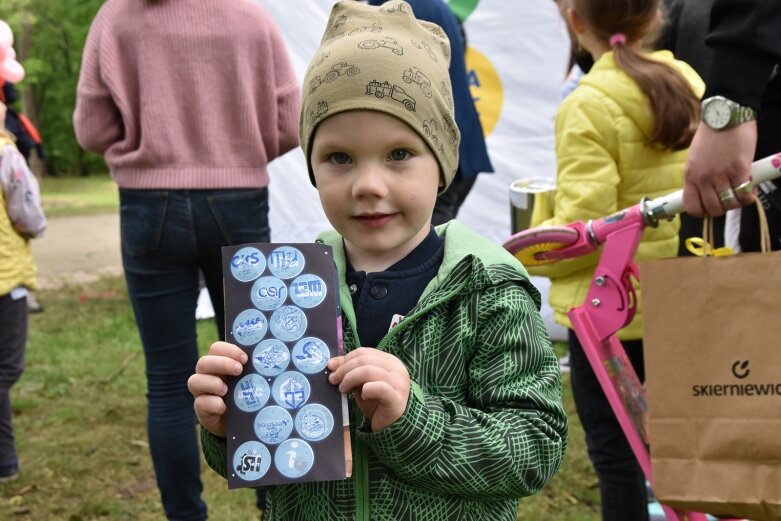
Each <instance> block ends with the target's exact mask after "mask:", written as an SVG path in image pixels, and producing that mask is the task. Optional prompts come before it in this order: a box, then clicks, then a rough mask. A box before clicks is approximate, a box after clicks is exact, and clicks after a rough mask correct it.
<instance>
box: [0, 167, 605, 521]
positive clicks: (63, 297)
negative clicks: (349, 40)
mask: <svg viewBox="0 0 781 521" xmlns="http://www.w3.org/2000/svg"><path fill="white" fill-rule="evenodd" d="M41 184H42V197H43V203H44V207H45V208H46V212H47V215H48V217H50V218H56V217H57V216H62V215H75V214H94V213H100V212H107V211H108V212H115V211H117V206H118V198H117V189H116V185H115V184H114V182H113V181H112V180H111V178H109V177H108V176H91V177H86V178H82V177H67V178H46V179H44V180H43V182H42V183H41ZM39 299H40V300H41V302H42V303H43V304H44V306H45V312H44V313H42V314H37V315H31V317H30V336H29V342H28V345H27V369H26V371H25V373H24V375H23V376H22V379H21V380H20V381H19V383H18V384H17V385H16V386H15V387H14V388H13V390H12V399H13V407H14V422H15V430H16V434H17V439H18V440H17V441H18V446H19V450H20V456H21V460H22V474H21V477H20V478H19V479H18V480H16V481H12V482H8V483H3V484H0V519H2V520H11V519H18V520H30V521H50V520H51V521H90V520H112V521H113V520H128V521H129V520H133V521H152V520H160V519H163V518H164V516H163V512H162V507H161V504H160V499H159V494H158V491H157V487H156V485H155V480H154V473H153V471H152V465H151V460H150V456H149V447H148V444H147V438H146V399H145V377H144V360H143V355H142V354H141V347H140V343H139V340H138V333H137V331H136V327H135V323H134V321H133V314H132V311H131V309H130V304H129V302H128V299H127V291H126V289H125V285H124V281H123V280H122V279H121V278H106V279H103V280H101V281H99V282H96V283H94V284H91V285H88V286H79V287H75V286H74V287H70V288H65V289H61V290H57V291H48V292H42V293H40V294H39ZM198 336H199V344H200V350H201V352H205V351H206V349H207V348H208V345H209V344H210V343H211V342H213V341H214V340H215V339H216V336H217V335H216V331H215V326H214V322H213V321H211V320H207V321H199V322H198ZM557 350H558V352H559V354H563V348H562V346H560V345H559V346H557ZM564 383H565V386H564V391H565V404H566V407H567V411H568V413H569V417H570V444H569V448H568V450H567V454H566V457H565V459H564V462H563V465H562V469H561V471H560V472H559V473H558V474H557V476H556V477H555V478H554V479H553V481H552V483H551V484H550V485H549V486H548V487H547V488H546V489H545V490H543V491H542V492H541V493H539V494H537V495H536V496H534V497H531V498H527V499H524V500H523V501H522V502H521V506H520V509H519V511H518V519H519V520H532V521H538V520H545V521H548V520H555V521H597V520H598V519H599V515H598V510H599V509H598V503H599V493H598V488H597V482H596V477H595V476H594V473H593V470H592V469H591V466H590V464H589V462H588V458H587V456H586V452H585V448H584V444H583V433H582V430H581V428H580V425H579V424H578V422H577V416H576V415H575V413H574V408H573V404H572V396H571V392H570V389H569V380H568V379H567V377H566V375H565V380H564ZM203 480H204V498H205V500H206V502H207V503H208V505H209V512H210V518H211V519H215V520H217V521H245V520H247V521H249V520H257V512H256V510H255V507H254V494H253V493H252V492H251V491H249V490H236V491H228V490H227V485H226V482H225V480H223V479H222V478H220V477H219V476H217V475H216V474H215V473H214V472H212V471H211V470H210V469H209V468H208V467H206V465H205V464H204V466H203Z"/></svg>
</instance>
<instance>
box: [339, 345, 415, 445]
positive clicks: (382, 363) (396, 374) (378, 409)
mask: <svg viewBox="0 0 781 521" xmlns="http://www.w3.org/2000/svg"><path fill="white" fill-rule="evenodd" d="M328 369H330V370H331V371H332V372H331V374H330V375H329V376H328V380H329V381H330V382H331V383H332V384H335V385H338V386H339V391H341V392H343V393H346V392H350V393H353V397H355V402H356V403H357V404H358V407H360V408H361V411H362V412H363V415H364V416H366V417H367V418H368V419H369V420H370V421H371V424H372V431H373V432H377V431H381V430H382V429H384V428H385V427H387V426H388V425H390V424H392V423H393V422H395V421H396V420H398V419H399V418H401V415H402V414H404V411H405V410H407V400H408V399H409V391H410V379H409V372H407V368H406V367H404V364H403V363H401V360H399V359H398V358H396V357H395V356H393V355H391V354H388V353H385V352H384V351H380V350H378V349H374V348H371V347H360V348H358V349H356V350H354V351H351V352H349V353H347V354H346V355H344V356H337V357H335V358H332V359H331V360H329V361H328Z"/></svg>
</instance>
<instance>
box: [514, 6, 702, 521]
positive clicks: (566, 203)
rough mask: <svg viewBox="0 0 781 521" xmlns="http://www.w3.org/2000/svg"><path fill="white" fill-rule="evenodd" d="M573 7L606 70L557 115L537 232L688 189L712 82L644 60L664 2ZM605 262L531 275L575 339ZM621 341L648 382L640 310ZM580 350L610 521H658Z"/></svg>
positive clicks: (673, 225)
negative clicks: (544, 279) (577, 318)
mask: <svg viewBox="0 0 781 521" xmlns="http://www.w3.org/2000/svg"><path fill="white" fill-rule="evenodd" d="M563 2H564V3H565V5H564V8H565V11H564V12H565V16H566V18H567V21H568V23H569V26H570V28H571V30H572V32H573V34H574V35H575V36H576V38H577V40H578V42H579V43H580V45H581V46H582V47H584V48H585V49H587V50H588V51H589V52H590V53H591V55H592V56H593V58H594V61H595V64H594V66H593V67H592V68H591V70H590V71H589V72H588V74H586V75H585V76H583V77H582V78H581V80H580V83H579V85H578V86H577V87H576V88H575V90H574V91H573V92H572V93H571V94H570V95H569V96H567V98H565V99H564V101H563V102H562V103H561V105H560V107H559V109H558V113H557V116H556V156H557V158H556V159H557V167H558V176H557V181H556V196H555V204H554V210H553V216H552V217H550V218H548V219H547V220H544V221H542V222H533V223H532V225H533V226H540V225H562V224H566V223H569V222H572V221H578V220H588V219H592V218H598V217H602V216H606V215H609V214H611V213H613V212H616V211H618V210H620V209H623V208H627V207H629V206H632V205H634V204H637V203H638V202H640V200H641V198H642V197H643V196H647V197H650V198H654V197H657V196H661V195H665V194H667V193H669V192H672V191H674V190H676V189H680V188H681V186H682V184H683V167H684V163H685V161H686V156H687V148H688V146H689V143H690V141H691V138H692V135H693V134H694V130H695V128H696V125H697V122H698V120H699V97H700V95H701V94H702V92H703V83H702V81H701V80H700V78H699V76H697V74H696V73H695V72H694V71H693V70H692V69H691V68H690V67H689V66H688V65H686V64H685V63H683V62H680V61H677V60H675V59H674V58H673V56H672V54H671V53H669V52H666V51H662V52H654V53H649V52H647V51H645V50H644V49H643V42H644V41H645V40H647V39H648V38H649V35H651V34H652V33H653V32H655V30H656V29H658V26H659V23H660V20H661V13H660V10H659V5H658V0H563ZM536 217H539V215H536ZM677 231H678V221H677V219H676V220H675V221H670V222H662V223H660V224H659V227H658V228H648V229H646V231H645V233H644V235H643V239H642V242H641V243H640V246H639V248H638V253H637V259H638V260H644V259H654V258H661V257H673V256H675V255H676V252H677V248H678V235H677ZM597 260H598V256H597V255H589V256H585V257H581V258H577V259H570V260H567V261H563V262H558V263H555V264H550V265H547V266H540V267H535V268H533V269H530V272H532V273H533V274H535V275H542V276H548V277H550V278H551V282H552V284H551V290H550V304H551V307H552V308H553V310H554V313H555V319H556V320H557V322H560V323H561V324H563V325H565V326H567V327H569V328H570V329H571V327H572V325H571V323H570V322H569V319H568V318H567V312H568V311H569V310H570V309H571V308H573V307H575V306H579V305H581V304H583V302H584V301H585V298H586V294H587V292H588V289H589V284H590V282H591V277H592V275H593V273H594V268H595V266H596V263H597ZM618 337H619V338H620V339H621V340H623V341H624V347H625V348H626V351H627V355H628V356H629V358H630V360H631V361H632V364H633V365H634V367H635V370H636V372H637V374H638V376H639V377H640V379H641V380H642V379H643V378H644V367H643V358H642V357H643V353H642V340H641V338H642V327H641V314H640V311H639V310H638V312H637V314H636V316H635V319H634V320H633V321H632V323H631V324H629V325H628V326H626V327H625V328H624V329H622V330H621V331H619V333H618ZM569 348H570V366H571V367H570V370H571V378H572V390H573V395H574V398H575V403H576V406H577V411H578V416H579V417H580V420H581V422H582V423H583V428H584V430H585V433H586V443H587V446H588V451H589V456H590V458H591V461H592V462H593V464H594V466H595V468H596V471H597V475H598V476H599V483H600V491H601V494H602V517H603V519H604V520H620V521H626V520H630V519H631V520H632V521H642V520H643V519H647V518H648V513H647V506H646V489H645V478H644V476H643V473H642V471H641V470H640V466H639V465H638V464H637V462H636V460H635V458H634V455H633V454H632V451H631V449H630V447H629V444H628V442H627V441H626V439H625V438H624V435H623V433H622V431H621V429H620V427H619V424H618V422H617V420H616V419H615V416H614V414H613V411H612V410H611V408H610V406H609V404H608V402H607V399H606V398H605V395H604V393H603V391H602V389H601V387H600V386H599V383H598V381H597V379H596V376H595V375H594V373H593V371H592V369H591V366H590V365H589V363H588V361H587V360H586V357H585V354H584V352H583V348H582V347H581V345H580V343H579V342H578V339H577V337H576V336H575V334H574V333H573V332H572V331H571V330H570V334H569Z"/></svg>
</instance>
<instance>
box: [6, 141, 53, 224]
mask: <svg viewBox="0 0 781 521" xmlns="http://www.w3.org/2000/svg"><path fill="white" fill-rule="evenodd" d="M0 188H2V190H3V195H4V197H5V201H6V209H7V211H8V216H9V217H10V218H11V224H12V225H13V227H14V228H15V229H16V231H17V232H19V234H20V235H23V236H25V237H30V238H34V237H38V236H40V235H41V234H42V233H43V232H44V230H45V229H46V216H45V215H44V213H43V208H42V207H41V192H40V188H39V187H38V180H37V179H36V178H35V176H34V175H33V173H32V172H31V171H30V168H29V167H28V166H27V162H25V160H24V157H22V154H20V153H19V151H18V150H17V149H16V147H15V146H13V145H5V146H4V147H3V149H2V156H0Z"/></svg>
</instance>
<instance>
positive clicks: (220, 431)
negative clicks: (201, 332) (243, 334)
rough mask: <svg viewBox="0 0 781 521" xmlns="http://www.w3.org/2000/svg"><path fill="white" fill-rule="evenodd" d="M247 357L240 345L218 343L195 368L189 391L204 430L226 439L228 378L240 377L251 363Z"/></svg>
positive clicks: (188, 383) (214, 344)
mask: <svg viewBox="0 0 781 521" xmlns="http://www.w3.org/2000/svg"><path fill="white" fill-rule="evenodd" d="M247 359H248V357H247V354H246V353H245V352H244V351H242V350H241V348H239V347H238V346H235V345H233V344H229V343H227V342H215V343H213V344H212V346H211V348H210V349H209V354H208V355H205V356H202V357H201V358H200V360H198V363H197V364H196V365H195V374H194V375H192V376H191V377H190V379H189V380H187V388H188V389H189V390H190V392H191V393H192V395H193V396H194V397H195V414H196V416H198V421H199V422H201V425H203V427H204V428H205V429H206V430H207V431H209V432H211V433H212V434H214V435H215V436H220V437H222V438H224V437H225V435H226V433H227V419H226V415H225V411H226V410H227V407H226V405H225V395H226V394H227V392H228V385H227V384H226V383H225V377H226V376H238V375H240V374H241V371H242V366H243V365H244V364H245V363H247Z"/></svg>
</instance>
